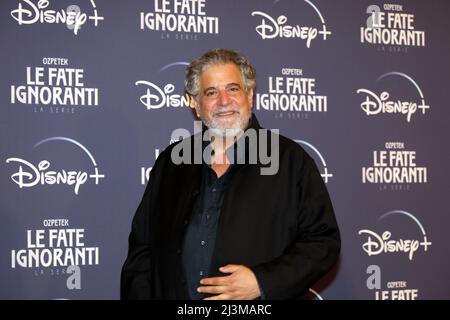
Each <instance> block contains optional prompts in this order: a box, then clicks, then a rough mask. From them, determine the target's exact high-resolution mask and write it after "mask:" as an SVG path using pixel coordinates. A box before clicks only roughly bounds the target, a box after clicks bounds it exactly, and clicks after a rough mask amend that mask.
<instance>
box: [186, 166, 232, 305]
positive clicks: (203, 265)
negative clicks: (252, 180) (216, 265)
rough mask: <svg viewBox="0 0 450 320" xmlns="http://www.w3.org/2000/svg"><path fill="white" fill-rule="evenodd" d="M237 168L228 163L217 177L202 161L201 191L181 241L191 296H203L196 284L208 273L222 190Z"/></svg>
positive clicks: (223, 191)
mask: <svg viewBox="0 0 450 320" xmlns="http://www.w3.org/2000/svg"><path fill="white" fill-rule="evenodd" d="M236 169H237V165H236V164H231V165H230V166H229V167H228V170H227V171H226V172H225V173H224V174H223V175H222V176H221V177H220V178H218V177H217V175H216V173H215V172H214V170H213V169H212V168H211V166H210V165H207V164H203V169H202V183H201V187H200V194H199V196H198V198H197V201H196V204H195V206H194V209H193V212H192V216H191V219H190V222H189V226H188V227H187V230H186V234H185V239H184V243H183V266H184V272H185V276H186V284H187V289H188V296H189V298H190V299H193V300H199V299H203V298H204V296H205V295H204V294H203V293H198V292H197V288H198V287H199V286H200V280H201V279H203V278H206V277H208V276H209V272H210V265H211V260H212V257H213V253H214V245H215V243H216V233H217V225H218V223H219V216H220V210H221V207H222V203H223V198H224V194H225V190H226V187H227V185H228V184H229V182H230V180H231V179H232V177H233V174H234V172H235V171H236Z"/></svg>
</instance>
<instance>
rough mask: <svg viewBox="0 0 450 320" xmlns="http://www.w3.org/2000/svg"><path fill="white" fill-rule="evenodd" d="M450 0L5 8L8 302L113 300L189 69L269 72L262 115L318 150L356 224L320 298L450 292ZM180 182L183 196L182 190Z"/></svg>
mask: <svg viewBox="0 0 450 320" xmlns="http://www.w3.org/2000/svg"><path fill="white" fill-rule="evenodd" d="M449 9H450V5H449V4H448V3H447V1H446V0H433V1H419V0H417V1H407V0H403V1H394V2H387V1H379V0H376V1H375V0H340V1H332V0H289V1H288V0H263V1H261V0H251V1H250V0H249V1H241V0H227V1H219V0H146V1H143V0H142V1H141V0H133V1H107V0H84V1H83V0H67V1H66V0H58V1H57V0H39V1H37V0H7V1H1V4H0V14H1V16H0V44H1V50H0V64H1V68H0V70H1V72H0V143H1V144H0V146H1V148H0V187H1V195H0V197H1V198H0V199H1V201H0V210H1V223H0V250H1V251H0V256H1V259H0V264H1V265H0V279H1V280H0V282H1V286H0V298H3V299H116V298H118V297H119V277H120V269H121V266H122V264H123V261H124V259H125V257H126V253H127V246H128V243H127V237H128V234H129V231H130V225H131V219H132V217H133V215H134V212H135V210H136V208H137V206H138V204H139V201H140V199H141V197H142V194H143V192H144V188H145V185H146V183H147V181H148V177H149V174H150V171H151V168H152V165H153V164H154V161H155V159H156V158H157V157H158V154H159V153H160V152H161V151H162V150H163V149H164V148H165V147H167V146H168V145H169V144H170V143H172V142H173V140H171V133H172V131H173V130H175V129H177V128H185V129H187V130H189V131H190V132H193V131H194V124H193V121H194V119H193V116H192V113H191V111H190V109H189V107H188V106H187V101H186V100H185V98H184V97H183V79H184V73H185V68H186V65H187V64H188V62H189V61H191V60H192V59H194V58H196V57H198V56H199V55H200V54H202V53H203V52H205V51H206V50H209V49H211V48H216V47H225V48H231V49H234V50H237V51H239V52H242V53H243V54H244V55H246V56H247V57H248V58H249V59H250V60H251V61H252V62H253V64H254V66H255V67H256V70H257V73H258V75H257V80H258V84H257V93H256V96H255V105H254V112H255V114H256V115H257V117H258V118H259V120H260V122H261V124H262V125H263V126H264V127H266V128H270V129H275V128H278V129H280V133H281V134H283V135H285V136H287V137H290V138H291V139H293V140H295V141H296V142H298V143H299V144H300V145H301V146H302V147H303V148H304V149H305V150H306V151H307V152H308V153H309V154H310V155H311V156H312V157H313V159H314V160H315V161H316V163H317V165H318V167H319V169H320V171H321V174H322V177H323V180H324V181H325V183H326V185H327V187H328V190H329V192H330V195H331V198H332V200H333V203H334V207H335V211H336V215H337V219H338V222H339V225H340V228H341V232H342V254H341V257H340V260H339V262H338V263H337V265H336V267H335V268H334V269H333V270H332V271H331V272H330V273H329V274H328V275H327V276H326V277H325V278H324V279H323V280H321V281H320V282H319V283H317V284H316V285H315V286H313V287H312V288H311V290H310V292H311V298H312V299H449V298H450V286H449V279H450V246H449V245H448V243H449V240H450V238H449V234H450V233H449V227H450V216H449V210H448V202H447V201H448V199H449V197H450V193H449V191H450V189H449V186H448V178H449V173H448V166H449V160H450V157H449V155H450V154H449V143H448V138H449V132H450V130H449V125H448V119H449V117H450V109H449V105H448V98H447V97H448V93H449V89H448V88H449V87H448V86H449V74H450V61H449V59H448V57H449V56H450V41H449V35H448V34H449V31H450V23H449V20H450V19H449V18H448V13H449ZM177 192H178V190H173V197H174V198H176V197H177Z"/></svg>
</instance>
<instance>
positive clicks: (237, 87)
mask: <svg viewBox="0 0 450 320" xmlns="http://www.w3.org/2000/svg"><path fill="white" fill-rule="evenodd" d="M199 80H200V91H199V97H198V103H197V102H196V101H193V102H192V107H194V108H195V110H196V112H197V115H198V116H199V117H200V118H201V119H202V121H203V123H204V124H205V125H206V126H207V127H209V128H210V129H219V130H221V131H224V130H226V129H234V130H236V129H241V130H245V129H246V128H247V125H248V121H249V119H250V116H251V110H252V107H253V90H251V89H249V90H247V89H246V87H245V85H244V82H243V79H242V77H241V73H240V71H239V67H238V66H236V65H235V64H234V63H226V64H216V65H212V66H210V67H208V68H207V69H205V70H204V71H203V72H202V73H201V75H200V79H199Z"/></svg>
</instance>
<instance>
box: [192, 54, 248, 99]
mask: <svg viewBox="0 0 450 320" xmlns="http://www.w3.org/2000/svg"><path fill="white" fill-rule="evenodd" d="M224 63H234V64H235V65H236V66H238V67H239V70H240V72H241V77H242V80H243V82H244V85H245V89H246V90H248V89H252V90H253V92H255V88H256V70H255V68H254V67H253V66H252V65H251V63H250V61H249V60H248V59H247V58H246V57H244V56H243V55H242V54H240V53H238V52H236V51H233V50H229V49H213V50H210V51H208V52H206V53H204V54H203V55H202V56H201V57H200V58H197V59H195V60H194V61H192V62H191V63H190V64H189V66H188V67H187V70H186V78H185V79H184V88H185V90H186V93H188V94H189V95H191V96H192V97H194V99H195V100H196V101H198V94H199V91H200V81H199V78H200V75H201V73H202V72H203V71H205V69H207V68H208V67H210V66H212V65H215V64H224Z"/></svg>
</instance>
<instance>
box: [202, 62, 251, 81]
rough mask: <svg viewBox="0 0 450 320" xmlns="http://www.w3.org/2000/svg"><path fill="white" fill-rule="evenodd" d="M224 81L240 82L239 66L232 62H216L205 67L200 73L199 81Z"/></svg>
mask: <svg viewBox="0 0 450 320" xmlns="http://www.w3.org/2000/svg"><path fill="white" fill-rule="evenodd" d="M221 80H222V81H223V80H224V81H226V82H229V83H242V82H243V81H242V75H241V72H240V70H239V67H238V66H237V65H236V64H234V63H232V62H229V63H217V64H212V65H210V66H208V67H206V68H205V69H204V70H203V71H202V73H201V74H200V81H201V82H211V81H212V82H214V81H221Z"/></svg>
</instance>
